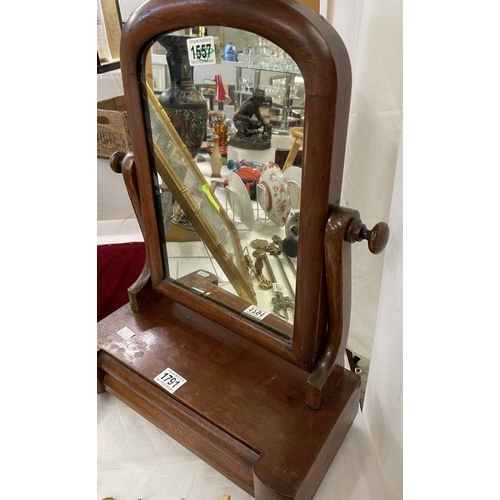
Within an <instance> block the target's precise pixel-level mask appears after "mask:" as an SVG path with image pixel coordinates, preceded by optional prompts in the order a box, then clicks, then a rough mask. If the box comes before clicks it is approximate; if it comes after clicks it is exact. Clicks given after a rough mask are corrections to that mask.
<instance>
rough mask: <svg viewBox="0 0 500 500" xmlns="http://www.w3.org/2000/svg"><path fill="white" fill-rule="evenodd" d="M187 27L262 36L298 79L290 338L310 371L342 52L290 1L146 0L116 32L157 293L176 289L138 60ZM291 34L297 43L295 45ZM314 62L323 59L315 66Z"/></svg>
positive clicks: (258, 337)
mask: <svg viewBox="0 0 500 500" xmlns="http://www.w3.org/2000/svg"><path fill="white" fill-rule="evenodd" d="M188 25H192V26H198V25H200V26H206V25H225V26H232V27H234V28H239V29H244V30H248V31H252V32H254V33H256V34H258V35H261V36H263V37H266V38H267V39H269V40H270V41H271V42H273V43H276V44H277V45H279V46H281V47H282V48H283V49H284V50H285V51H287V52H288V53H289V54H290V56H291V57H292V58H293V59H294V60H295V61H296V62H297V63H298V65H299V67H300V69H301V72H302V75H303V77H304V80H305V113H306V116H305V127H304V145H305V147H304V150H303V178H302V189H301V193H302V201H301V206H302V207H304V206H305V205H306V203H307V200H312V199H314V210H302V211H301V238H299V242H298V266H297V284H296V288H297V291H298V292H297V297H296V305H295V311H294V329H293V341H292V342H293V353H294V356H295V357H296V358H297V363H299V364H301V365H302V366H304V367H305V368H306V369H308V370H312V369H313V368H314V365H315V362H316V361H317V359H318V358H319V357H320V355H321V352H320V351H321V348H322V346H323V341H324V337H325V335H326V318H327V303H326V300H327V299H326V289H325V279H324V269H323V234H324V228H325V226H326V222H327V219H328V215H329V212H330V210H331V207H332V206H336V205H338V204H339V200H340V192H341V187H342V175H343V164H344V155H345V141H346V135H347V122H348V115H349V104H350V89H351V69H350V63H349V58H348V54H347V51H346V49H345V46H344V44H343V42H342V40H341V39H340V37H339V36H338V34H337V33H336V31H335V30H334V29H333V28H332V26H331V25H330V24H328V23H327V21H326V20H324V19H323V18H321V17H320V16H319V15H317V14H316V13H314V12H313V11H312V10H311V9H309V8H308V7H305V6H304V5H301V4H299V3H297V2H295V1H293V0H279V1H276V2H267V0H252V1H244V2H231V1H229V0H225V1H221V2H211V1H208V0H203V1H197V2H184V1H183V0H173V1H169V2H165V3H163V2H161V1H159V0H151V1H149V2H147V3H146V4H143V5H142V6H141V7H139V9H138V10H137V11H135V12H134V13H133V14H132V15H131V16H130V18H129V20H128V22H127V23H126V25H125V27H124V30H123V37H122V44H121V63H122V75H123V85H124V89H125V99H126V101H127V110H128V118H129V124H130V132H131V135H132V137H133V143H134V155H135V160H136V163H137V165H138V171H137V176H138V182H139V189H140V194H141V200H142V202H143V205H144V214H143V219H144V230H145V234H144V238H145V243H146V246H147V248H148V258H149V262H148V263H149V268H150V272H151V280H152V284H153V287H154V288H158V287H159V288H161V290H167V289H169V288H170V291H169V293H170V294H171V295H175V294H176V289H177V287H176V286H175V285H173V284H171V283H168V282H164V269H163V261H162V256H161V250H160V249H161V242H160V235H159V233H158V228H157V224H156V217H155V213H154V203H153V188H152V185H151V178H150V174H149V156H148V149H147V135H146V129H145V124H144V119H143V117H144V110H143V103H142V96H143V91H144V89H142V88H141V85H140V76H141V75H140V66H141V65H140V64H138V62H139V61H141V60H142V58H144V57H145V52H144V50H145V48H148V44H149V43H150V42H151V40H152V39H154V38H155V37H157V36H159V35H160V34H161V33H163V32H165V31H171V30H175V29H179V27H186V26H188ZM298 34H300V37H301V40H303V41H304V43H297V36H298ZM306 41H307V42H306ZM318 60H321V61H322V64H321V67H320V68H321V70H319V66H318V63H317V61H318ZM308 117H310V118H308ZM309 158H310V160H309ZM309 161H310V162H311V167H310V168H308V162H309ZM321 187H323V189H321ZM325 187H328V189H325ZM179 300H180V301H183V304H184V305H186V306H189V307H192V308H193V309H195V310H200V309H204V308H205V306H204V305H203V302H205V299H204V298H202V297H196V296H193V294H190V296H187V297H186V300H185V301H184V299H183V298H182V297H180V298H179ZM228 319H229V318H228V317H227V315H222V316H221V317H220V324H221V326H225V327H229V326H231V323H229V322H228ZM263 330H264V329H263V328H260V329H259V328H256V329H255V336H254V337H253V341H254V342H256V343H262V341H263V339H264V338H266V334H265V333H263ZM252 335H253V333H252Z"/></svg>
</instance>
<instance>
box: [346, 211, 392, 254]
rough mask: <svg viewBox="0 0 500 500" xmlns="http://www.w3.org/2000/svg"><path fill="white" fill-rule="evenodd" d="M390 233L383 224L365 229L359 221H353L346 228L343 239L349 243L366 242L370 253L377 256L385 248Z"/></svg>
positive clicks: (387, 227)
mask: <svg viewBox="0 0 500 500" xmlns="http://www.w3.org/2000/svg"><path fill="white" fill-rule="evenodd" d="M390 232H391V231H390V229H389V226H388V225H387V224H386V223H385V222H379V223H378V224H375V226H373V229H367V227H366V226H365V225H364V224H363V223H362V222H361V220H360V219H355V220H353V221H352V222H351V223H350V224H349V226H348V227H347V231H346V237H345V239H346V241H349V242H350V243H354V242H355V241H361V240H367V241H368V248H369V249H370V252H371V253H373V254H378V253H381V252H383V251H384V249H385V247H386V246H387V242H388V241H389V235H390Z"/></svg>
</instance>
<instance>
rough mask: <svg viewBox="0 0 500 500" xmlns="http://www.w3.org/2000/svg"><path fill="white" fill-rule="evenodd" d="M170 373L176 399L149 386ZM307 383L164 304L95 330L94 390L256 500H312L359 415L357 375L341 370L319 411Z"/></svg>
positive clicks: (302, 375)
mask: <svg viewBox="0 0 500 500" xmlns="http://www.w3.org/2000/svg"><path fill="white" fill-rule="evenodd" d="M123 327H128V328H129V329H130V330H132V332H134V336H133V337H131V338H129V339H128V340H124V339H123V338H122V337H121V336H120V335H119V334H118V333H117V332H118V331H119V330H120V329H122V328H123ZM166 368H171V369H172V370H174V371H175V372H176V373H178V374H179V375H180V376H182V377H184V378H185V379H186V383H185V384H184V385H182V386H181V387H180V388H179V389H178V390H177V391H176V392H175V393H173V394H170V393H168V392H167V391H166V390H165V389H163V388H162V387H161V386H160V385H159V384H157V383H156V382H155V381H154V378H155V377H156V376H157V375H159V374H160V373H161V372H162V371H163V370H165V369H166ZM308 375H309V374H308V373H307V372H306V371H304V370H301V369H300V368H298V367H296V366H293V365H291V364H290V363H287V362H286V361H284V360H282V359H280V358H278V357H277V356H275V355H273V354H271V353H269V352H267V351H265V350H264V349H262V348H260V347H258V346H256V345H255V344H253V343H251V342H249V341H248V340H246V339H244V338H242V337H239V336H237V335H235V334H234V333H232V332H230V331H229V330H226V329H225V328H222V327H221V326H219V325H217V324H215V323H213V322H211V321H209V320H207V319H205V318H204V317H202V316H200V315H198V314H196V313H194V312H193V311H191V310H189V309H187V308H185V307H183V306H181V305H179V304H176V303H174V302H172V301H170V300H168V299H166V298H162V299H160V300H158V301H157V302H156V303H154V304H152V305H151V306H150V307H149V308H147V309H146V310H145V311H143V312H140V313H138V314H134V313H133V312H132V311H131V308H130V305H129V304H127V305H125V306H123V307H122V308H120V309H119V310H118V311H116V312H115V313H113V314H112V315H110V316H108V317H107V318H105V319H104V320H102V321H101V322H99V323H98V390H105V391H108V392H110V393H112V394H113V395H115V396H116V397H118V398H119V399H121V400H122V401H124V402H125V403H126V404H127V405H129V406H130V407H131V408H133V409H134V410H135V411H137V412H138V413H140V414H141V415H142V416H144V417H145V418H146V419H148V420H149V421H150V422H152V423H153V424H154V425H156V426H157V427H158V428H160V429H161V430H163V431H164V432H166V433H167V434H169V435H170V436H172V437H173V438H174V439H176V440H177V441H178V442H180V443H181V444H182V445H184V446H185V447H186V448H188V449H189V450H191V451H192V452H193V453H195V454H196V455H197V456H198V457H200V458H201V459H202V460H204V461H205V462H207V463H208V464H210V465H211V466H212V467H214V468H215V469H216V470H217V471H219V472H220V473H221V474H223V475H225V476H226V477H228V478H229V479H230V480H231V481H233V482H234V483H235V484H237V485H238V486H240V487H241V488H242V489H243V490H245V491H246V492H248V493H249V494H251V495H253V496H255V498H257V499H259V500H268V499H269V500H270V499H296V500H298V499H311V498H312V497H313V496H314V494H315V493H316V491H317V489H318V487H319V485H320V483H321V481H322V480H323V477H324V475H325V474H326V472H327V470H328V468H329V466H330V464H331V462H332V460H333V458H334V456H335V454H336V453H337V450H338V449H339V447H340V445H341V443H342V441H343V439H344V437H345V435H346V434H347V431H348V430H349V427H350V426H351V423H352V421H353V420H354V417H355V416H356V414H357V412H358V408H359V388H360V378H359V376H358V375H356V374H355V373H352V372H350V371H348V370H344V373H343V374H342V376H341V377H340V380H339V382H338V383H337V385H336V386H335V388H334V389H333V392H332V394H331V397H329V398H328V400H327V401H326V403H325V406H324V407H323V408H321V409H320V410H313V409H311V408H309V407H308V406H307V405H306V403H305V391H306V383H307V379H308Z"/></svg>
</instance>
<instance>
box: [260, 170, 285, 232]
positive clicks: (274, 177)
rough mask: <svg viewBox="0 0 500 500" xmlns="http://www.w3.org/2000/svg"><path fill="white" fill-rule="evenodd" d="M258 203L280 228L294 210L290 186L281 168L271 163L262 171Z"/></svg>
mask: <svg viewBox="0 0 500 500" xmlns="http://www.w3.org/2000/svg"><path fill="white" fill-rule="evenodd" d="M258 186H259V188H260V189H259V195H258V197H257V201H258V203H259V205H260V206H261V208H262V210H264V212H265V213H266V215H267V217H268V218H269V219H270V220H271V221H272V222H274V223H275V224H276V225H278V226H280V227H281V226H284V225H285V222H286V218H287V217H288V214H289V213H290V210H291V209H292V206H291V203H290V194H289V192H288V185H287V182H286V180H285V176H284V175H283V172H282V171H281V168H280V167H279V165H278V164H277V163H274V162H273V161H270V162H269V163H266V164H265V165H264V166H263V167H262V170H261V173H260V180H259V184H258Z"/></svg>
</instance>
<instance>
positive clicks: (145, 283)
mask: <svg viewBox="0 0 500 500" xmlns="http://www.w3.org/2000/svg"><path fill="white" fill-rule="evenodd" d="M109 165H110V167H111V170H113V172H115V173H117V174H122V175H123V181H124V183H125V187H126V188H127V193H128V195H129V198H130V202H131V203H132V207H133V209H134V213H135V216H136V218H137V222H138V223H139V227H140V229H141V232H142V236H143V237H144V222H143V214H142V205H141V198H140V195H139V182H138V180H137V167H136V164H135V160H134V154H133V153H132V152H130V153H127V154H125V153H124V152H123V151H116V152H115V153H113V154H112V155H111V158H110V159H109ZM127 293H128V298H129V301H130V308H131V309H132V312H134V313H136V314H137V313H141V312H143V311H144V310H145V309H146V308H147V307H148V306H150V305H151V304H153V303H154V302H156V301H158V300H159V299H161V297H162V295H161V294H159V293H158V292H156V291H155V290H154V289H153V284H152V281H151V272H150V270H149V265H148V258H147V247H146V261H145V262H144V267H143V268H142V271H141V274H140V275H139V277H138V278H137V279H136V280H135V281H134V283H132V285H130V287H129V288H128V289H127Z"/></svg>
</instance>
